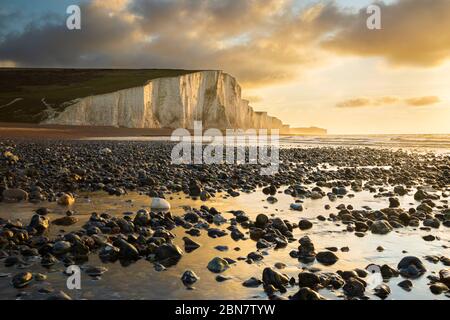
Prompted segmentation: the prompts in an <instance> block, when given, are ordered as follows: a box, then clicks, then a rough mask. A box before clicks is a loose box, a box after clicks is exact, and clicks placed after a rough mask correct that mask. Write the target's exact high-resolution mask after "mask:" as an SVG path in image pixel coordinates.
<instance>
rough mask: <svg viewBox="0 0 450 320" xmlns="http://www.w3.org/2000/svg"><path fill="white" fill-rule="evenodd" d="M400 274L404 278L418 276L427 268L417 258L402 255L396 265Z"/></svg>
mask: <svg viewBox="0 0 450 320" xmlns="http://www.w3.org/2000/svg"><path fill="white" fill-rule="evenodd" d="M397 269H398V270H399V272H400V274H401V275H402V276H403V277H405V278H418V277H420V276H421V275H422V274H424V273H425V272H426V271H427V270H426V268H425V266H424V265H423V263H422V261H420V259H419V258H417V257H413V256H408V257H404V258H403V259H402V260H401V261H400V262H399V263H398V265H397Z"/></svg>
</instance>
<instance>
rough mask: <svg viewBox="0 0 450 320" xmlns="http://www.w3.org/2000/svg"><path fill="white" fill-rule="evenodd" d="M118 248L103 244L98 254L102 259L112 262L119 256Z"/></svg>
mask: <svg viewBox="0 0 450 320" xmlns="http://www.w3.org/2000/svg"><path fill="white" fill-rule="evenodd" d="M119 254H120V249H119V248H117V247H114V246H112V245H110V244H105V245H104V246H103V247H102V248H101V249H100V251H99V253H98V256H99V257H100V259H101V260H102V261H105V262H114V261H116V260H117V259H118V258H119Z"/></svg>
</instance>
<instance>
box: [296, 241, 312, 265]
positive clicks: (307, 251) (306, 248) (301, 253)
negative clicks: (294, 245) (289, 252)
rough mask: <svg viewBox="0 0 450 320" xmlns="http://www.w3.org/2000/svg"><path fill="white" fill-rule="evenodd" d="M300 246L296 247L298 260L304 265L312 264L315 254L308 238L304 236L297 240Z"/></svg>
mask: <svg viewBox="0 0 450 320" xmlns="http://www.w3.org/2000/svg"><path fill="white" fill-rule="evenodd" d="M299 243H300V246H299V247H298V253H297V257H298V259H299V260H301V261H304V262H305V263H308V262H312V261H314V259H315V258H316V252H315V251H314V244H313V243H312V241H311V239H310V238H309V237H308V236H304V237H302V238H300V240H299Z"/></svg>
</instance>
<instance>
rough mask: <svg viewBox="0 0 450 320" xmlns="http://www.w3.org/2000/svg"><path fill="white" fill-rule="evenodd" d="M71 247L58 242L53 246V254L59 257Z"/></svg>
mask: <svg viewBox="0 0 450 320" xmlns="http://www.w3.org/2000/svg"><path fill="white" fill-rule="evenodd" d="M71 247H72V245H71V244H70V242H68V241H58V242H56V243H55V244H54V245H53V254H55V255H57V256H59V255H63V254H65V253H67V252H69V251H70V249H71Z"/></svg>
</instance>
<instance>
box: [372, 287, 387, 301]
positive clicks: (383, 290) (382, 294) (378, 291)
mask: <svg viewBox="0 0 450 320" xmlns="http://www.w3.org/2000/svg"><path fill="white" fill-rule="evenodd" d="M373 291H374V295H376V296H377V297H379V298H381V299H383V300H384V299H386V298H387V297H388V296H389V295H390V294H391V288H389V286H388V285H387V284H384V283H383V284H380V285H379V286H377V287H375V289H373Z"/></svg>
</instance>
